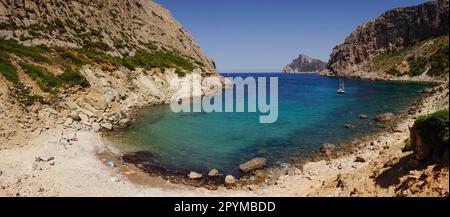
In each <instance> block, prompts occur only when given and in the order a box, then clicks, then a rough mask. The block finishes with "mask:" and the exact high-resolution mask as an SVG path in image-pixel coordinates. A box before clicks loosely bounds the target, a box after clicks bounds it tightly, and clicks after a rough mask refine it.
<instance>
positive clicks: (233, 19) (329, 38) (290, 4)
mask: <svg viewBox="0 0 450 217" xmlns="http://www.w3.org/2000/svg"><path fill="white" fill-rule="evenodd" d="M155 2H157V3H159V4H162V5H164V6H165V7H166V8H167V9H169V10H170V11H171V13H172V15H173V16H174V17H175V18H176V19H177V20H178V21H179V22H180V23H181V24H182V25H183V26H184V27H185V28H186V29H187V30H188V31H189V32H190V33H191V34H192V35H193V36H194V38H195V40H196V41H197V42H198V43H199V45H200V47H201V48H202V50H203V51H204V52H205V54H206V55H207V56H208V57H210V58H212V59H214V61H215V62H216V65H217V68H218V70H219V71H220V72H280V71H281V70H282V69H283V68H284V66H286V65H287V64H289V63H290V62H291V61H292V60H293V59H294V58H296V57H298V55H299V54H300V53H305V54H307V55H309V56H311V57H313V58H318V59H321V60H323V61H325V62H326V61H328V59H329V56H330V54H331V51H332V50H333V48H334V47H335V46H336V45H338V44H340V43H342V42H343V41H344V40H345V38H346V37H347V36H348V35H349V34H350V33H351V32H352V31H353V30H355V29H356V28H357V27H358V26H360V25H362V24H363V23H365V22H367V21H369V20H371V19H374V18H376V17H378V16H379V15H381V14H382V13H383V12H385V11H387V10H389V9H393V8H396V7H404V6H412V5H417V4H419V3H423V2H426V0H364V1H363V0H339V1H336V0H155Z"/></svg>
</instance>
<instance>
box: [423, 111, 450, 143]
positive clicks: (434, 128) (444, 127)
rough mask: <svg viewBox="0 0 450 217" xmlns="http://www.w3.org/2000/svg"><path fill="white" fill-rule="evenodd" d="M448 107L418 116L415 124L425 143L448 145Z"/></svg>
mask: <svg viewBox="0 0 450 217" xmlns="http://www.w3.org/2000/svg"><path fill="white" fill-rule="evenodd" d="M448 118H449V113H448V109H445V110H441V111H438V112H435V113H433V114H430V115H425V116H420V117H419V118H418V119H417V121H416V123H415V125H416V126H417V127H418V128H419V129H420V130H421V132H423V133H422V135H423V136H424V138H423V139H424V141H423V142H425V143H427V144H436V145H441V146H448V145H449V142H448V137H449V121H448Z"/></svg>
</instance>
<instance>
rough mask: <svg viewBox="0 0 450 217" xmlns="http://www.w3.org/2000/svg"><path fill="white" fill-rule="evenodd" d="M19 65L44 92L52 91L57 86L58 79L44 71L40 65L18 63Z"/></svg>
mask: <svg viewBox="0 0 450 217" xmlns="http://www.w3.org/2000/svg"><path fill="white" fill-rule="evenodd" d="M20 67H21V68H22V69H23V70H24V71H25V73H27V74H28V75H29V76H30V78H31V79H33V80H34V81H36V84H37V85H38V86H39V88H41V90H43V91H45V92H49V91H54V90H55V89H56V88H57V87H58V84H59V82H58V80H57V79H56V77H55V76H54V75H53V74H51V73H48V72H46V71H45V70H43V69H42V68H40V67H37V66H35V65H32V64H28V63H20Z"/></svg>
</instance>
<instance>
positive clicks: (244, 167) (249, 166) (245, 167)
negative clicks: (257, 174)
mask: <svg viewBox="0 0 450 217" xmlns="http://www.w3.org/2000/svg"><path fill="white" fill-rule="evenodd" d="M266 163H267V159H266V158H255V159H253V160H250V161H247V162H246V163H244V164H241V165H240V166H239V169H240V170H241V171H242V172H244V173H246V172H249V171H252V170H255V169H262V168H264V166H265V165H266Z"/></svg>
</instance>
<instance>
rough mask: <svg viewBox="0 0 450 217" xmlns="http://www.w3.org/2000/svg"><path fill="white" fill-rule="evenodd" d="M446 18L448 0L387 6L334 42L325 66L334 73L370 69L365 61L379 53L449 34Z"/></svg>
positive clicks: (347, 73)
mask: <svg viewBox="0 0 450 217" xmlns="http://www.w3.org/2000/svg"><path fill="white" fill-rule="evenodd" d="M448 18H449V7H448V0H439V1H436V2H428V3H424V4H421V5H418V6H414V7H405V8H397V9H393V10H390V11H388V12H386V13H384V14H382V15H381V16H380V17H378V18H376V19H374V20H372V21H369V22H367V23H365V24H364V25H363V26H360V27H358V28H357V29H356V30H355V31H354V32H353V33H351V35H350V36H349V37H347V39H346V40H345V42H344V43H343V44H341V45H338V46H336V47H335V48H334V50H333V52H332V54H331V56H330V60H329V62H328V65H327V68H328V69H329V71H330V72H331V73H332V74H334V75H337V74H338V75H348V76H354V75H355V74H358V73H359V74H361V73H362V74H364V73H365V72H371V71H372V70H370V69H368V68H366V67H365V65H364V64H365V63H368V62H369V61H371V60H373V59H374V58H375V57H377V56H379V55H381V54H386V53H393V52H397V51H399V50H401V49H404V48H408V47H411V46H413V45H415V44H417V43H420V42H423V41H426V40H431V39H434V38H436V37H439V36H443V35H448V31H449V25H448V24H449V23H448ZM431 43H432V42H431ZM447 46H448V40H447ZM413 55H414V54H413ZM400 63H401V61H400V62H399V64H400ZM375 71H376V70H375ZM377 73H380V72H377ZM381 73H383V72H381Z"/></svg>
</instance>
